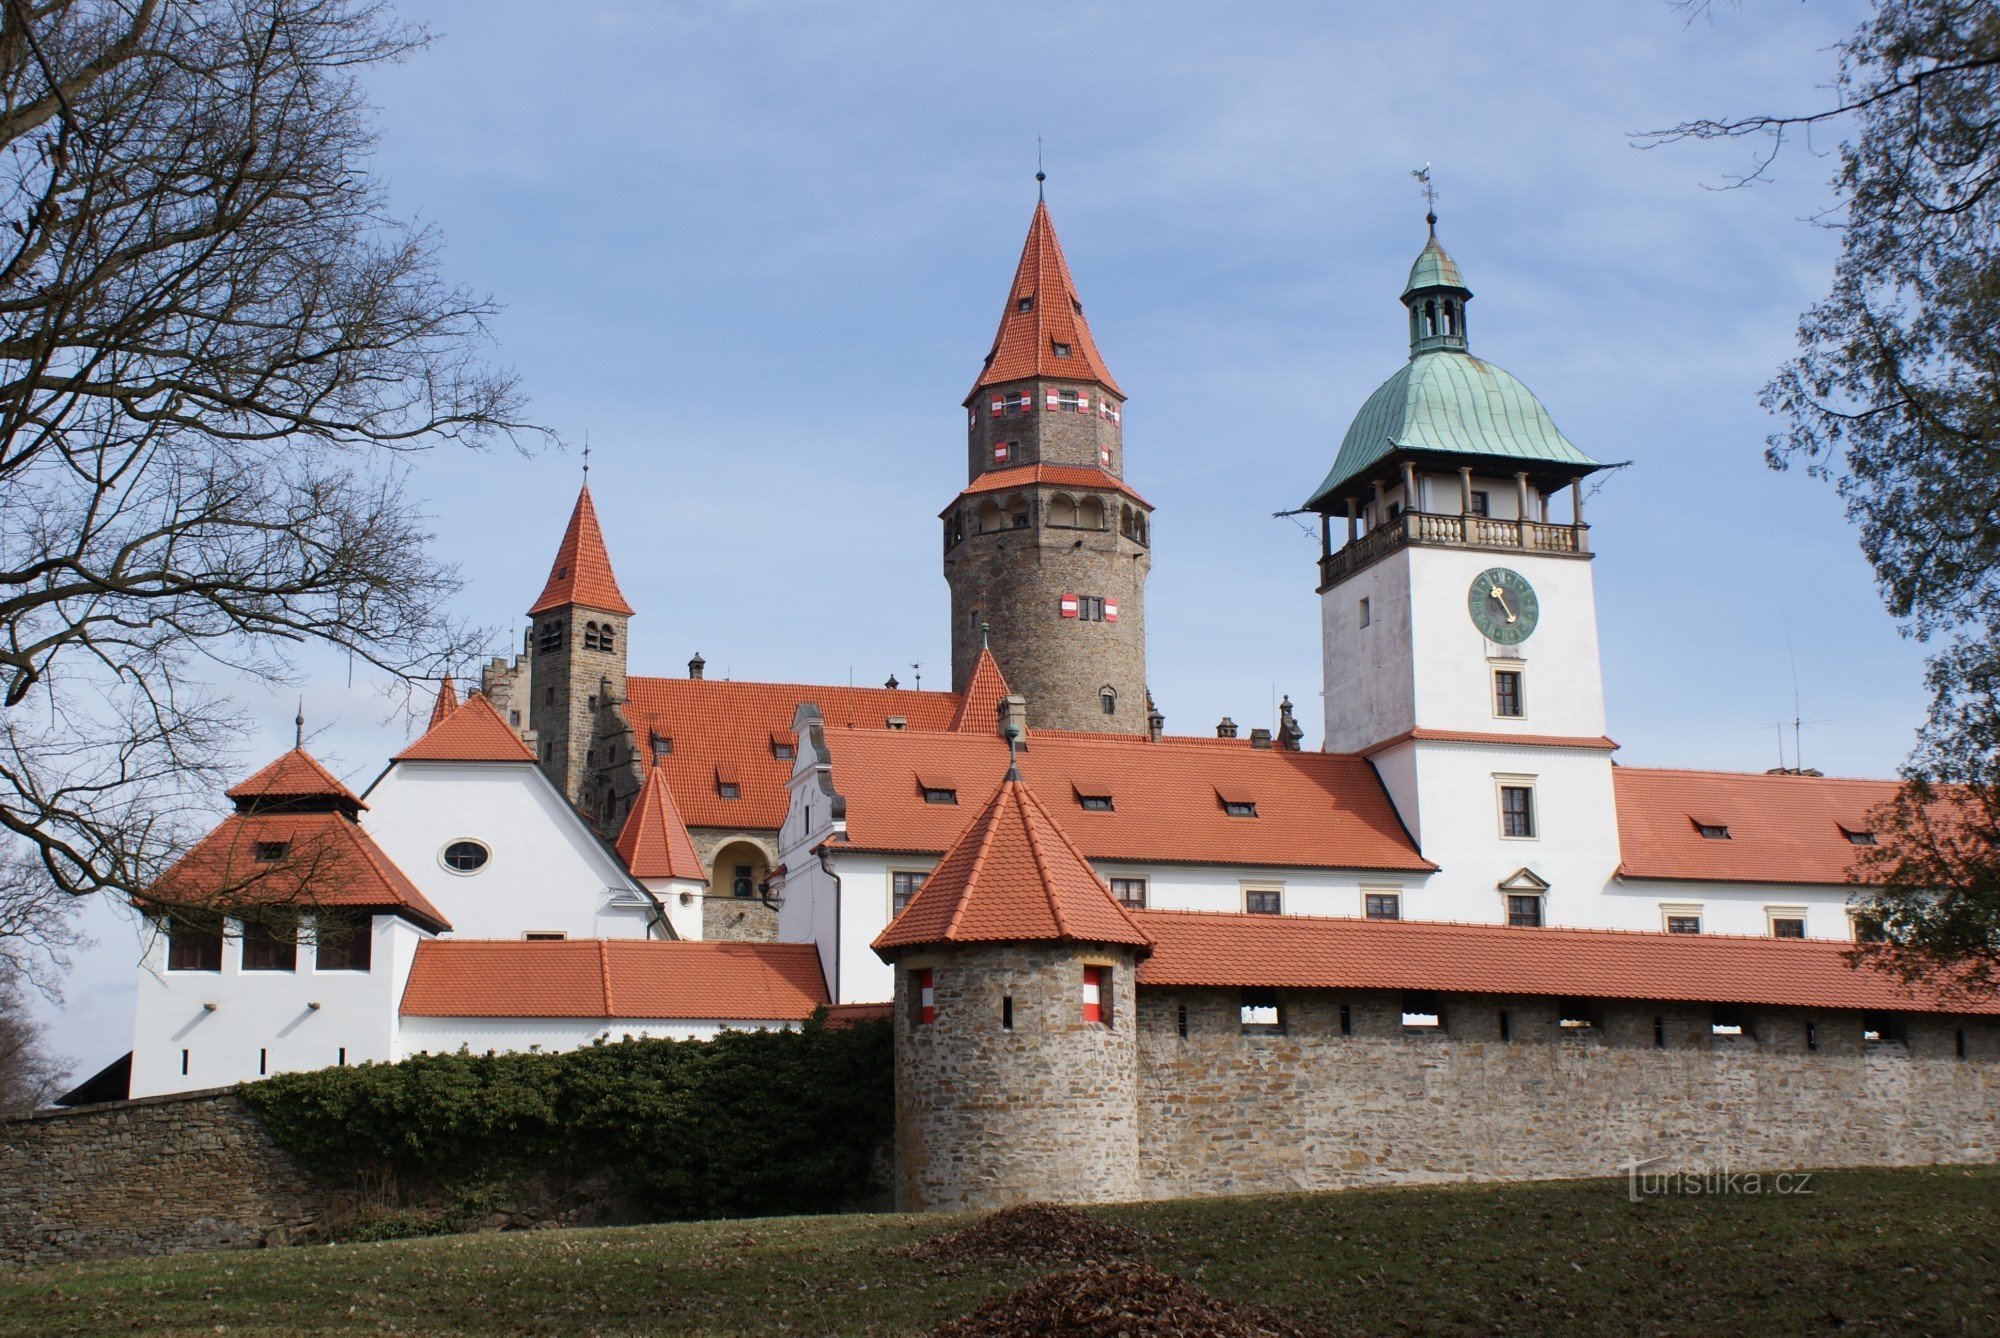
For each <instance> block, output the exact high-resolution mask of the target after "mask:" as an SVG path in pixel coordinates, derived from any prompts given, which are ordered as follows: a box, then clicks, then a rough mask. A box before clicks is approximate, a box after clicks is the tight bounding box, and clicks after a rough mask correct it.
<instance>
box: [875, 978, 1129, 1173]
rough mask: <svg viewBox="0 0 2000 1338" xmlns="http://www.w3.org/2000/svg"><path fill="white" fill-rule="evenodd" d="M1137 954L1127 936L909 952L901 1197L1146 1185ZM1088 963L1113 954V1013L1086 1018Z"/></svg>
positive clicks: (900, 1090) (899, 1146)
mask: <svg viewBox="0 0 2000 1338" xmlns="http://www.w3.org/2000/svg"><path fill="white" fill-rule="evenodd" d="M1131 961H1132V959H1131V954H1130V951H1129V950H1128V949H1122V948H1120V949H1106V950H1104V951H1101V952H1093V951H1089V950H1084V949H1079V948H1077V947H1076V946H1075V945H1070V944H1014V945H995V946H993V947H984V946H980V947H972V948H953V949H941V950H937V951H933V952H925V953H913V954H911V955H909V956H908V957H907V958H905V959H904V960H903V961H901V962H899V963H898V965H897V969H896V1001H895V1009H896V1205H897V1207H899V1208H902V1209H906V1210H916V1209H942V1210H947V1211H949V1210H955V1209H963V1208H988V1207H999V1206H1002V1205H1005V1204H1010V1203H1022V1202H1026V1201H1028V1200H1032V1199H1054V1200H1059V1201H1070V1202H1102V1201H1106V1200H1116V1199H1132V1198H1137V1197H1139V1195H1140V1182H1139V1176H1138V1154H1139V1114H1138V1110H1137V1101H1136V1096H1137V1088H1136V1082H1137V1077H1138V1074H1137V1068H1136V1065H1135V1058H1136V1051H1135V1049H1134V1047H1133V1045H1132V1018H1133V1013H1132V1007H1133V992H1132V990H1133V987H1132V967H1131ZM1086 962H1090V963H1110V964H1111V965H1112V990H1111V994H1112V1005H1111V1009H1112V1012H1111V1016H1112V1025H1111V1026H1108V1027H1107V1026H1103V1025H1101V1024H1098V1023H1093V1022H1085V1021H1084V1020H1083V1015H1082V992H1083V967H1084V964H1085V963H1086ZM926 967H928V968H929V969H930V971H931V972H932V993H933V997H934V999H935V1001H936V1009H935V1012H936V1020H935V1021H934V1022H931V1023H929V1024H920V1023H916V1022H914V1021H913V1019H912V1017H911V1011H910V997H909V981H910V973H911V971H912V970H917V969H923V968H926ZM1009 999H1011V1000H1012V1020H1013V1026H1012V1028H1011V1029H1009V1028H1008V1027H1007V1026H1006V1025H1005V1010H1006V1007H1007V1004H1006V1002H1005V1001H1006V1000H1009Z"/></svg>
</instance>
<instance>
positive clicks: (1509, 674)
mask: <svg viewBox="0 0 2000 1338" xmlns="http://www.w3.org/2000/svg"><path fill="white" fill-rule="evenodd" d="M1506 678H1511V679H1512V680H1513V681H1514V691H1513V705H1514V709H1513V710H1511V711H1509V710H1506V709H1505V707H1506V704H1507V695H1508V694H1506V693H1504V692H1502V691H1501V690H1500V681H1501V680H1502V679H1506ZM1492 683H1493V692H1492V707H1493V718H1494V719H1495V720H1526V719H1527V718H1528V671H1527V669H1526V667H1525V666H1523V665H1522V664H1521V663H1520V662H1519V661H1513V662H1511V663H1508V664H1496V665H1494V666H1493V675H1492Z"/></svg>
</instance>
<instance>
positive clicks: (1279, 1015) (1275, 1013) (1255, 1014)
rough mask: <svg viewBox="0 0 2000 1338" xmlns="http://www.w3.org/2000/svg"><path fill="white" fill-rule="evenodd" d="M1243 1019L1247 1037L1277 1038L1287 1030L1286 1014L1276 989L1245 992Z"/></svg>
mask: <svg viewBox="0 0 2000 1338" xmlns="http://www.w3.org/2000/svg"><path fill="white" fill-rule="evenodd" d="M1241 1017H1242V1026H1243V1032H1244V1034H1245V1035H1266V1036H1275V1035H1277V1034H1279V1033H1281V1032H1283V1031H1284V1029H1285V1014H1284V1011H1283V1010H1282V1009H1281V1008H1280V1007H1279V1006H1278V992H1277V991H1276V990H1274V989H1264V988H1255V989H1246V990H1244V991H1243V1004H1242V1014H1241Z"/></svg>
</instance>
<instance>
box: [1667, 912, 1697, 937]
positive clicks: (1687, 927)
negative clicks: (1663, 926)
mask: <svg viewBox="0 0 2000 1338" xmlns="http://www.w3.org/2000/svg"><path fill="white" fill-rule="evenodd" d="M1667 932H1668V933H1669V934H1699V933H1700V932H1701V917H1700V916H1699V915H1669V916H1668V917H1667Z"/></svg>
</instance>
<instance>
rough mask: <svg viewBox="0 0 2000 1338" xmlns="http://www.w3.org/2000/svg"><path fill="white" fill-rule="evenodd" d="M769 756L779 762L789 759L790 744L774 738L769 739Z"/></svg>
mask: <svg viewBox="0 0 2000 1338" xmlns="http://www.w3.org/2000/svg"><path fill="white" fill-rule="evenodd" d="M771 756H772V757H775V758H776V759H777V760H778V761H780V762H789V761H791V760H792V756H793V751H792V745H791V744H789V743H780V742H778V740H776V739H773V740H771Z"/></svg>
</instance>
